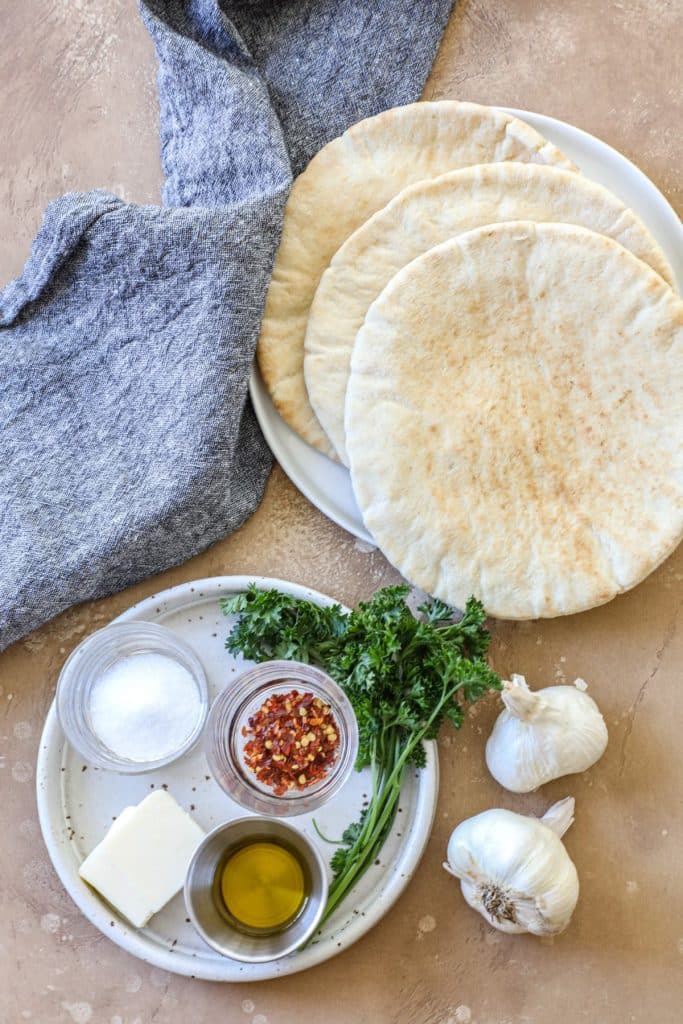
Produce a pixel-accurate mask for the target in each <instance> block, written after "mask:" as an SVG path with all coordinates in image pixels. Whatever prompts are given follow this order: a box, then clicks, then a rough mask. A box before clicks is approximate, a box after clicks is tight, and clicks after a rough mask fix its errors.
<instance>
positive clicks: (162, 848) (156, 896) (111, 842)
mask: <svg viewBox="0 0 683 1024" xmlns="http://www.w3.org/2000/svg"><path fill="white" fill-rule="evenodd" d="M204 834H205V833H204V830H203V829H201V828H200V827H199V825H198V824H197V823H196V821H194V820H193V819H192V818H191V817H190V815H189V814H186V813H185V811H183V810H182V808H181V807H179V806H178V804H177V803H176V801H175V800H174V799H173V797H172V796H171V794H170V793H167V792H166V791H165V790H163V789H160V790H157V792H156V793H150V795H149V796H147V797H145V799H144V800H143V801H142V802H141V803H139V804H138V805H137V806H136V807H126V808H124V810H123V811H121V813H120V814H119V816H118V818H117V819H116V821H115V822H114V824H113V825H112V826H111V828H110V829H109V831H108V832H107V834H106V836H105V837H104V839H103V840H102V842H101V843H99V844H98V845H97V846H96V847H95V849H94V850H93V851H92V853H89V854H88V856H87V857H86V858H85V860H84V861H83V863H82V864H81V866H80V868H79V870H78V873H79V875H80V876H81V878H83V879H85V881H86V882H89V883H90V885H92V886H93V888H95V889H97V891H98V892H99V893H100V894H101V895H102V896H104V898H105V899H106V900H107V901H108V902H109V903H111V905H112V906H113V907H115V908H116V910H118V911H119V912H120V913H121V914H123V915H124V916H125V917H127V918H128V920H129V921H130V922H131V923H132V924H134V925H135V926H136V928H142V926H143V925H145V924H147V922H148V921H149V919H150V917H151V916H152V914H156V912H157V911H158V910H161V908H162V907H163V906H165V904H166V903H168V901H169V900H170V899H172V897H173V896H175V894H176V893H177V892H179V891H180V889H182V887H183V883H184V881H185V875H186V873H187V868H188V866H189V863H190V860H191V859H192V854H193V853H194V851H195V849H196V848H197V846H198V845H199V843H200V842H201V841H202V839H203V838H204Z"/></svg>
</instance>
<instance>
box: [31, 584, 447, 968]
mask: <svg viewBox="0 0 683 1024" xmlns="http://www.w3.org/2000/svg"><path fill="white" fill-rule="evenodd" d="M252 580H254V581H255V582H256V583H257V584H258V585H259V586H262V587H278V588H279V589H280V590H284V591H286V592H287V593H289V594H293V595H294V596H295V597H303V598H308V599H310V600H313V601H317V602H318V603H320V604H321V605H328V604H332V603H333V602H332V599H331V598H328V597H326V596H325V595H323V594H319V593H317V592H316V591H313V590H308V589H306V588H304V587H301V586H298V585H296V584H293V583H286V582H283V581H282V580H269V579H263V578H259V577H247V576H224V577H216V578H214V579H207V580H198V581H196V582H194V583H186V584H183V585H182V586H179V587H173V588H172V589H171V590H166V591H164V592H163V593H160V594H157V595H154V596H153V597H151V598H149V599H147V600H145V601H142V602H141V603H140V604H137V605H134V606H133V607H132V608H129V609H128V611H126V612H124V613H123V615H121V616H119V619H118V620H117V621H124V620H132V619H141V620H143V621H147V622H160V623H163V624H164V625H165V626H167V627H169V628H170V629H173V630H174V631H176V632H177V633H178V634H179V635H180V636H181V637H183V638H184V639H185V640H186V641H188V642H189V643H190V644H192V646H193V647H194V648H195V650H196V652H197V654H198V656H199V657H200V659H201V661H202V663H203V665H204V668H205V670H206V673H207V677H208V681H209V689H210V695H211V697H212V698H213V697H215V696H216V694H217V693H218V692H219V691H220V690H221V689H222V688H223V687H224V686H229V685H230V682H231V680H232V679H234V678H235V676H236V675H237V673H238V672H240V671H241V670H242V669H243V668H244V667H246V666H247V665H249V664H250V662H245V661H244V660H243V659H242V658H234V657H233V656H232V655H230V654H228V652H227V651H226V650H225V647H224V643H225V638H226V636H227V635H228V632H229V630H230V626H231V622H232V620H231V619H229V618H226V617H225V616H224V615H223V614H222V613H221V610H220V607H219V604H218V601H219V599H220V598H221V597H225V596H226V594H232V593H237V592H239V591H241V590H244V588H245V587H246V586H247V584H248V583H250V582H251V581H252ZM36 783H37V797H38V813H39V816H40V825H41V828H42V831H43V836H44V839H45V843H46V845H47V848H48V851H49V854H50V857H51V859H52V863H53V864H54V867H55V870H56V871H57V874H58V875H59V877H60V879H61V881H62V883H63V884H64V886H65V888H66V889H67V891H68V892H69V894H70V896H71V897H72V899H73V900H74V902H75V903H76V904H77V906H78V907H79V909H80V910H81V911H82V912H83V913H84V914H85V916H86V917H87V918H88V919H89V920H90V921H92V923H93V924H94V925H95V926H96V927H97V928H99V930H100V931H101V932H102V933H103V935H106V937H107V938H108V939H111V940H112V942H116V943H117V944H118V945H119V946H122V947H123V948H124V949H126V950H127V951H128V952H129V953H132V954H133V956H137V957H140V958H141V959H143V960H146V961H148V962H149V963H151V964H154V965H156V966H157V967H161V968H163V969H164V970H167V971H174V972H175V973H177V974H185V975H189V976H191V977H196V978H204V979H208V980H211V981H256V980H261V979H264V978H274V977H278V976H279V975H285V974H293V973H295V972H296V971H302V970H305V969H307V968H309V967H313V966H315V964H318V963H321V962H322V961H324V960H327V959H329V958H330V957H332V956H335V954H337V953H339V952H341V950H343V949H344V948H345V947H347V946H349V945H350V944H351V943H352V942H355V941H356V939H358V938H360V937H361V935H363V934H364V933H365V932H367V931H368V930H369V929H370V928H372V926H373V925H374V924H376V923H377V921H379V919H380V918H381V917H382V915H383V914H385V913H386V911H387V910H388V909H389V908H390V907H391V906H392V904H393V903H394V902H395V901H396V899H397V898H398V897H399V896H400V894H401V892H402V891H403V889H404V888H405V887H406V885H407V884H408V881H409V879H410V877H411V875H412V873H413V872H414V870H415V868H416V866H417V864H418V862H419V860H420V857H421V856H422V853H423V851H424V848H425V845H426V843H427V839H428V838H429V833H430V830H431V825H432V821H433V818H434V810H435V807H436V798H437V791H438V762H437V755H436V747H435V744H433V743H432V744H429V745H428V751H427V766H426V768H424V769H423V770H422V771H420V772H415V773H411V774H410V775H409V777H408V778H407V779H406V782H405V785H404V790H403V794H402V800H401V811H400V814H398V815H397V820H396V824H395V827H394V831H393V833H392V835H391V836H390V837H389V839H388V841H387V843H386V844H385V847H384V849H383V850H382V854H381V858H380V863H379V864H378V865H376V866H373V867H372V868H370V870H369V871H368V873H367V874H366V875H365V877H364V878H363V879H362V880H361V882H360V883H359V884H358V885H357V886H356V888H355V889H354V890H353V893H352V895H351V896H350V897H349V898H348V899H347V900H346V901H344V902H343V903H342V904H341V906H340V907H339V908H338V909H337V911H336V912H335V914H334V915H333V916H332V917H331V918H330V920H329V921H328V922H327V924H326V925H325V927H324V928H323V930H322V932H321V934H320V935H319V936H318V937H317V939H316V940H315V942H314V944H311V945H310V946H309V947H308V948H307V949H305V950H304V951H302V952H297V953H294V954H292V955H291V956H289V957H286V958H285V959H283V960H278V961H274V962H272V963H267V964H241V963H238V962H237V961H235V960H229V959H227V958H225V957H221V956H220V955H219V954H218V953H215V952H214V951H213V950H212V949H210V948H209V947H208V946H206V945H205V944H204V942H203V941H202V939H201V938H200V937H199V936H198V935H197V934H196V932H195V931H194V929H193V927H192V925H191V924H190V923H189V922H188V919H187V915H186V911H185V906H184V904H183V898H182V894H179V895H178V896H176V897H175V898H174V899H173V900H171V902H170V903H169V904H168V905H167V906H166V907H165V908H164V909H163V910H162V911H161V912H160V913H158V914H156V915H155V916H154V917H153V918H152V920H151V921H150V923H149V925H148V926H147V927H146V928H142V929H136V928H133V927H132V926H131V925H129V924H128V923H127V922H126V921H125V920H124V919H123V918H121V917H119V916H118V915H117V914H115V913H114V912H113V911H112V909H111V908H110V907H109V906H108V905H107V904H106V903H105V902H104V901H103V900H102V899H100V898H99V897H98V895H97V894H96V893H95V892H94V891H93V890H92V889H91V888H89V886H87V885H86V884H85V883H84V882H83V881H82V880H81V879H80V878H79V875H78V867H79V865H80V864H81V862H82V861H83V860H84V858H85V857H86V855H87V854H88V853H89V852H90V850H92V848H93V847H94V846H95V845H96V844H97V843H98V842H99V841H100V839H101V838H102V836H103V835H104V834H105V832H106V831H107V829H108V828H109V826H110V825H111V822H112V819H113V818H114V816H115V815H118V814H119V813H120V812H121V810H122V808H124V807H125V806H127V805H129V804H133V803H138V802H139V801H140V800H142V799H143V797H145V796H146V795H147V794H148V793H150V792H151V791H152V790H153V789H155V788H159V787H168V790H169V792H170V793H172V794H173V796H174V797H175V798H176V799H177V800H178V802H179V803H180V804H181V806H182V807H184V808H185V809H186V810H187V811H189V812H190V813H191V814H192V815H193V817H194V818H195V819H196V820H197V821H198V822H199V824H200V825H201V826H202V827H203V828H205V829H206V830H207V831H208V830H209V829H211V828H213V827H214V826H215V825H217V824H219V823H220V822H223V821H227V820H229V819H230V818H233V817H238V816H242V815H243V814H244V813H245V812H244V810H242V809H241V808H240V807H239V806H238V805H237V804H235V803H233V802H232V801H231V800H230V799H229V797H227V796H226V795H225V794H224V793H223V791H222V790H221V789H219V787H218V785H217V784H216V783H215V782H214V781H213V779H212V778H211V776H210V775H209V770H208V767H207V763H206V758H205V757H204V754H203V752H202V749H201V745H200V746H199V747H197V748H196V749H195V750H194V751H192V752H190V753H189V754H187V755H186V756H185V757H183V758H181V759H180V760H179V761H177V762H176V763H175V764H173V765H171V766H170V767H168V768H164V769H161V770H160V771H158V772H150V773H146V774H144V775H137V776H125V775H116V774H114V773H112V772H106V771H102V770H98V769H95V768H93V767H92V766H89V765H86V764H85V763H84V762H83V760H82V759H81V758H80V756H79V755H78V754H76V752H75V751H73V750H72V749H71V747H70V746H69V745H68V744H67V742H66V740H65V738H64V735H63V733H62V731H61V729H60V727H59V723H58V721H57V716H56V713H55V708H54V704H53V705H52V707H51V708H50V711H49V713H48V716H47V720H46V723H45V728H44V731H43V736H42V739H41V744H40V750H39V754H38V765H37V771H36ZM369 792H370V790H369V772H367V771H364V772H361V773H356V772H354V773H353V775H352V776H351V778H350V780H349V782H348V783H347V784H346V785H345V786H344V788H343V789H342V790H341V792H340V793H339V794H338V795H337V796H336V797H335V798H334V799H333V801H331V803H330V804H328V805H326V806H324V807H322V808H321V809H320V810H318V811H317V812H315V813H314V814H313V815H302V816H301V817H296V818H291V819H288V820H289V821H290V822H291V823H292V824H294V825H295V826H296V827H299V828H301V829H302V830H303V831H304V832H305V833H306V835H307V836H308V837H309V838H310V839H312V840H313V841H314V842H316V843H317V844H318V845H319V846H320V848H321V850H322V853H323V856H324V858H325V860H329V857H330V855H331V853H332V851H333V847H331V846H329V845H327V844H326V843H324V842H323V841H322V840H320V839H319V838H318V836H317V835H316V833H315V830H314V829H313V825H312V820H311V819H312V818H313V817H315V819H316V821H317V823H318V825H319V826H320V829H321V830H322V832H323V833H324V834H325V835H328V836H336V835H341V832H342V831H343V829H344V827H345V826H346V825H347V824H349V822H351V821H353V820H355V819H356V818H357V817H358V815H359V812H360V809H361V806H362V803H363V799H364V797H365V795H366V794H368V793H369Z"/></svg>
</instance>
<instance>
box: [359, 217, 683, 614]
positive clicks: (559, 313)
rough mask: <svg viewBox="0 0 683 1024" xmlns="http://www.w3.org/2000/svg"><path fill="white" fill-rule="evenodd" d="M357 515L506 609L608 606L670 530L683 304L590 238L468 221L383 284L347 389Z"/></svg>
mask: <svg viewBox="0 0 683 1024" xmlns="http://www.w3.org/2000/svg"><path fill="white" fill-rule="evenodd" d="M345 425H346V443H347V449H348V453H349V461H350V464H351V478H352V481H353V487H354V491H355V494H356V498H357V500H358V503H359V505H360V508H361V510H362V513H363V518H364V521H365V525H366V526H367V528H368V529H369V530H370V531H371V533H372V534H373V536H374V538H375V539H376V541H377V543H378V545H379V546H380V548H381V549H382V551H383V552H384V553H385V555H386V556H387V558H388V559H389V560H390V561H391V562H393V564H394V565H395V566H396V567H397V568H398V569H399V570H400V571H401V572H402V573H403V574H404V576H406V578H407V579H408V580H410V581H411V582H412V583H414V584H416V585H417V586H419V587H421V588H422V589H424V590H426V591H428V592H429V593H430V594H434V595H435V596H437V597H440V598H442V599H443V600H444V601H447V602H448V603H449V604H452V605H455V606H458V607H460V608H462V607H464V603H465V601H466V599H467V597H468V596H469V595H470V594H475V595H476V596H477V597H479V598H480V599H481V600H482V601H483V602H484V605H485V607H486V609H487V611H488V612H489V614H491V615H493V616H496V617H499V618H504V619H530V618H537V617H541V616H554V615H565V614H569V613H571V612H578V611H581V610H583V609H586V608H591V607H593V606H594V605H599V604H602V603H603V602H605V601H609V600H610V599H611V598H612V597H614V596H615V594H618V593H620V592H621V591H624V590H628V589H629V588H630V587H633V586H634V585H635V584H636V583H638V582H639V581H640V580H642V579H643V578H644V577H645V576H647V574H648V573H649V572H651V571H652V569H654V568H655V567H656V566H657V565H658V564H659V563H660V562H661V561H663V559H664V558H666V557H667V555H668V554H670V552H671V551H672V550H673V549H674V548H675V547H676V545H677V544H678V542H679V540H680V538H681V534H682V533H683V302H682V301H681V300H680V298H679V297H678V296H677V295H676V294H675V293H674V292H673V291H672V289H671V288H669V286H668V285H667V284H665V282H664V281H663V280H662V278H661V277H660V276H659V275H658V274H656V273H655V272H654V271H653V270H652V269H651V268H650V267H648V266H647V265H646V264H645V263H643V262H642V261H641V260H638V259H636V257H635V256H632V255H631V253H629V252H627V251H626V250H625V249H624V248H622V247H621V246H620V245H618V244H617V243H616V242H613V241H612V240H611V239H609V238H605V237H604V236H603V235H598V234H596V233H594V232H591V231H588V230H586V229H585V228H580V227H574V226H568V225H564V224H534V223H531V222H528V221H526V222H519V223H508V224H501V225H497V226H494V227H485V228H478V229H477V230H475V231H471V232H468V233H466V234H463V235H459V236H458V237H457V238H454V239H451V240H450V241H448V242H445V243H444V244H442V245H440V246H438V247H437V248H435V249H431V250H430V251H429V252H427V253H425V254H424V255H423V256H420V257H418V259H416V260H414V261H413V262H412V263H411V264H409V265H408V266H407V267H405V268H404V269H403V270H401V271H399V273H398V274H397V275H396V276H395V277H394V278H393V279H392V281H391V282H390V283H389V284H388V285H387V287H386V288H385V290H384V291H383V292H382V294H381V295H380V297H379V298H378V299H377V300H376V302H375V303H373V305H372V306H371V307H370V310H369V311H368V314H367V317H366V319H365V323H364V325H363V327H362V328H361V330H360V331H359V333H358V336H357V338H356V344H355V346H354V350H353V355H352V360H351V376H350V378H349V386H348V389H347V397H346V424H345Z"/></svg>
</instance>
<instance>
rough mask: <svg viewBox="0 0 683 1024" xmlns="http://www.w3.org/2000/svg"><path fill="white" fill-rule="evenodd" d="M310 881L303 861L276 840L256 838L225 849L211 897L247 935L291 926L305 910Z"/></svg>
mask: <svg viewBox="0 0 683 1024" xmlns="http://www.w3.org/2000/svg"><path fill="white" fill-rule="evenodd" d="M309 891H310V879H309V877H308V874H307V869H306V865H305V863H304V862H303V861H302V859H301V858H300V857H299V856H298V855H297V853H296V852H295V851H294V850H293V849H292V848H291V847H290V846H289V845H286V844H284V843H282V842H280V841H278V842H275V841H273V840H266V839H256V840H254V841H252V842H245V843H242V844H241V845H239V846H237V847H235V848H233V849H232V850H229V851H228V852H227V854H226V857H225V859H224V861H223V862H222V863H221V864H219V866H218V869H217V871H216V878H215V882H214V898H215V899H216V901H217V902H218V904H219V909H220V910H221V911H222V912H224V913H226V914H227V916H228V919H229V921H230V923H231V924H232V925H233V926H234V927H235V928H237V929H239V930H240V931H243V932H244V933H245V934H247V935H257V934H261V935H272V934H274V933H276V932H279V931H282V930H284V929H285V928H289V926H290V925H291V924H293V923H294V921H296V919H297V917H298V916H299V914H300V913H301V912H302V910H303V909H304V906H305V904H306V900H307V898H308V893H309Z"/></svg>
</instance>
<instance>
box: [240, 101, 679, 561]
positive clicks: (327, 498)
mask: <svg viewBox="0 0 683 1024" xmlns="http://www.w3.org/2000/svg"><path fill="white" fill-rule="evenodd" d="M502 109H504V110H507V111H508V113H510V114H514V115H515V117H519V118H521V119H522V120H523V121H526V122H527V124H530V125H531V126H532V128H535V129H536V131H538V132H540V133H541V135H543V136H545V138H546V139H549V140H550V141H551V142H553V143H554V144H555V145H556V146H558V147H559V148H560V149H561V150H562V152H563V153H565V154H566V155H567V156H568V157H569V159H570V160H573V161H574V163H575V164H576V165H577V167H578V168H579V170H580V171H581V172H582V174H585V176H586V177H587V178H591V179H592V180H593V181H597V182H598V184H600V185H604V186H605V187H606V188H609V189H611V191H612V192H614V194H615V195H617V196H619V198H620V199H621V200H622V201H623V202H624V203H626V205H627V206H630V207H631V209H633V210H635V212H636V213H637V214H638V216H639V217H640V218H641V220H642V221H643V222H644V223H645V224H646V225H647V227H648V228H649V229H650V231H651V232H652V234H653V235H654V237H655V238H656V239H657V241H658V242H659V244H660V245H661V247H662V249H663V250H664V252H665V254H666V256H667V259H668V260H669V263H670V264H671V266H672V267H673V270H674V273H675V275H676V281H677V282H678V288H679V290H680V291H681V292H683V225H681V222H680V220H679V218H678V217H677V215H676V213H675V211H674V210H673V209H672V207H671V206H670V205H669V203H668V202H667V200H666V199H665V198H664V196H663V195H662V193H661V192H660V191H659V189H658V188H657V187H656V185H654V184H653V183H652V182H651V181H650V179H649V178H648V177H646V175H645V174H643V172H642V171H641V170H639V169H638V168H637V167H636V166H635V164H632V163H631V161H630V160H627V159H626V157H625V156H623V155H622V154H621V153H619V152H618V151H617V150H616V149H612V147H611V146H608V145H607V143H606V142H602V141H601V140H600V139H596V138H595V136H594V135H589V134H588V132H584V131H581V129H580V128H575V127H574V126H573V125H571V124H567V123H566V122H565V121H558V120H556V119H555V118H553V117H545V116H544V115H543V114H532V113H531V112H530V111H528V110H515V109H514V108H511V107H503V108H502ZM249 389H250V393H251V399H252V402H253V404H254V409H255V410H256V415H257V417H258V421H259V423H260V425H261V429H262V431H263V434H264V437H265V438H266V440H267V442H268V444H269V445H270V448H271V451H272V452H273V455H274V456H275V458H276V459H277V460H278V462H279V463H280V465H281V466H282V468H283V469H284V471H285V473H286V474H287V476H288V477H289V478H290V480H291V481H292V482H293V483H294V484H296V486H297V487H298V488H299V490H300V491H301V492H302V494H305V495H306V497H307V498H308V500H309V501H311V502H312V503H313V504H314V505H315V506H316V508H319V509H320V511H321V512H323V513H324V514H325V515H326V516H328V518H330V519H332V520H333V521H334V522H335V523H338V524H339V526H343V527H344V529H345V530H348V531H349V533H352V534H354V535H355V536H356V537H359V538H360V539H361V540H364V541H369V543H371V544H374V541H373V540H372V537H371V536H370V534H369V533H368V531H367V530H366V529H365V526H364V524H363V517H362V516H361V513H360V509H359V508H358V505H357V504H356V499H355V497H354V493H353V488H352V486H351V477H350V475H349V472H348V470H347V469H346V468H345V467H344V466H342V465H341V464H340V463H337V462H333V461H332V460H331V459H328V458H327V456H326V455H323V454H322V453H321V452H319V451H316V449H315V448H312V447H311V446H310V445H309V444H307V443H306V442H305V441H304V440H303V439H302V438H300V437H299V435H298V434H296V433H295V432H294V431H293V430H292V429H291V428H290V427H288V426H287V424H286V423H285V421H284V420H283V419H281V418H280V416H279V415H278V413H277V412H276V410H275V406H274V405H273V403H272V402H271V400H270V397H269V395H268V392H267V390H266V387H265V384H264V383H263V380H262V379H261V376H260V374H259V372H258V370H257V369H254V372H253V373H252V376H251V380H250V383H249Z"/></svg>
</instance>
